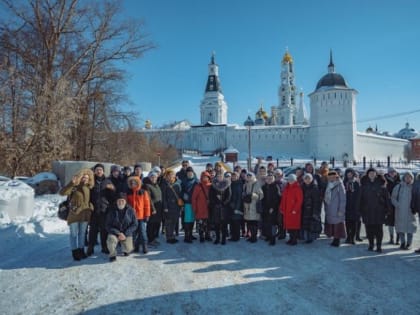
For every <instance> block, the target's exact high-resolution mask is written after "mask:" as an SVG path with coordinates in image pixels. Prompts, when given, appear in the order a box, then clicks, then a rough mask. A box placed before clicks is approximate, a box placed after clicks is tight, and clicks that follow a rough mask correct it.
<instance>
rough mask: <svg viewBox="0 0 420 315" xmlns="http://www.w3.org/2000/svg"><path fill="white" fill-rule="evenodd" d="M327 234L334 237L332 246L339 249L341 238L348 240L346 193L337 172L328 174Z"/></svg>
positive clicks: (326, 195) (325, 202) (326, 199)
mask: <svg viewBox="0 0 420 315" xmlns="http://www.w3.org/2000/svg"><path fill="white" fill-rule="evenodd" d="M324 205H325V218H326V223H325V234H326V235H327V236H328V237H333V241H332V243H331V246H335V247H339V246H340V238H346V237H347V235H346V227H345V225H344V222H345V220H346V192H345V189H344V185H343V182H342V180H341V178H340V176H339V175H338V173H337V172H336V171H330V172H329V173H328V184H327V189H326V190H325V196H324Z"/></svg>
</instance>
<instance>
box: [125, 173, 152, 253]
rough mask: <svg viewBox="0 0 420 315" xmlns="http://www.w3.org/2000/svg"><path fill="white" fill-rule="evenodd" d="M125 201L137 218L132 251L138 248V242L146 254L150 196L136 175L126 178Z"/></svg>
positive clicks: (136, 250)
mask: <svg viewBox="0 0 420 315" xmlns="http://www.w3.org/2000/svg"><path fill="white" fill-rule="evenodd" d="M127 202H128V203H129V205H130V206H131V207H133V209H134V213H135V214H136V218H137V223H138V225H137V231H136V233H135V239H134V251H135V252H138V251H139V250H140V243H141V245H142V250H143V253H144V254H147V252H148V248H147V227H146V224H147V221H148V220H149V217H150V214H151V210H150V197H149V193H148V192H147V190H144V189H142V187H141V180H140V177H138V176H131V177H129V178H128V191H127Z"/></svg>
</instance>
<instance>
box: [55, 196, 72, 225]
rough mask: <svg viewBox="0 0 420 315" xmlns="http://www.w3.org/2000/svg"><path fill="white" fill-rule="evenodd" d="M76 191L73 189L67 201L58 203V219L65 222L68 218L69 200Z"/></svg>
mask: <svg viewBox="0 0 420 315" xmlns="http://www.w3.org/2000/svg"><path fill="white" fill-rule="evenodd" d="M75 191H76V188H73V189H72V191H71V193H70V195H68V196H67V199H66V200H64V201H63V202H60V203H59V205H58V212H57V216H58V218H59V219H61V220H64V221H67V217H68V216H69V213H70V209H71V202H70V200H71V198H72V196H73V193H74V192H75Z"/></svg>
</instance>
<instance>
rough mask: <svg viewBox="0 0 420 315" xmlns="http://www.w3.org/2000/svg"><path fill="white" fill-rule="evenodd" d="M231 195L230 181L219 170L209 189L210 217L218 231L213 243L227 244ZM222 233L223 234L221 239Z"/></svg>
mask: <svg viewBox="0 0 420 315" xmlns="http://www.w3.org/2000/svg"><path fill="white" fill-rule="evenodd" d="M230 196H231V189H230V181H229V180H228V179H227V178H225V177H224V175H223V172H221V171H219V172H218V173H217V175H216V178H215V179H214V180H213V183H212V184H211V187H210V191H209V209H210V218H211V222H212V223H213V225H214V230H215V232H216V239H215V240H214V242H213V244H219V243H221V244H222V245H225V244H226V236H227V222H228V219H229V201H230ZM220 234H222V240H221V241H220Z"/></svg>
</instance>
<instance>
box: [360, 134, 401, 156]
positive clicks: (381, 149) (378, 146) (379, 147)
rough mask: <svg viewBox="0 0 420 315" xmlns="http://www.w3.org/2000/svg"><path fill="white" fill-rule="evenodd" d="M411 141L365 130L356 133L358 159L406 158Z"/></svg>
mask: <svg viewBox="0 0 420 315" xmlns="http://www.w3.org/2000/svg"><path fill="white" fill-rule="evenodd" d="M408 143H409V141H407V140H404V139H399V138H391V137H386V136H381V135H375V134H369V133H364V132H357V133H356V159H357V160H362V159H363V157H366V159H367V160H371V159H372V160H386V159H387V157H388V156H389V157H391V160H392V161H399V160H401V159H406V157H405V156H404V154H405V152H406V148H407V146H408Z"/></svg>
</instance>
